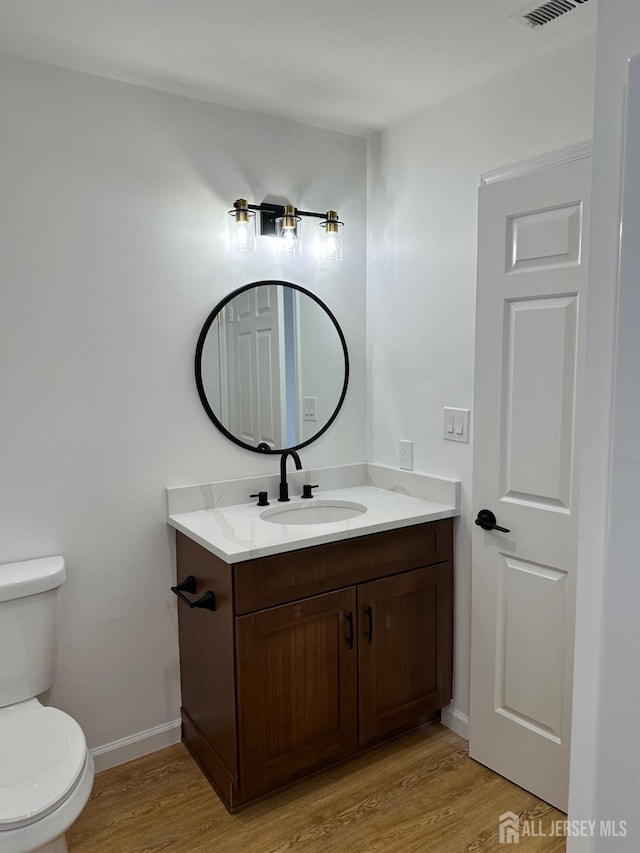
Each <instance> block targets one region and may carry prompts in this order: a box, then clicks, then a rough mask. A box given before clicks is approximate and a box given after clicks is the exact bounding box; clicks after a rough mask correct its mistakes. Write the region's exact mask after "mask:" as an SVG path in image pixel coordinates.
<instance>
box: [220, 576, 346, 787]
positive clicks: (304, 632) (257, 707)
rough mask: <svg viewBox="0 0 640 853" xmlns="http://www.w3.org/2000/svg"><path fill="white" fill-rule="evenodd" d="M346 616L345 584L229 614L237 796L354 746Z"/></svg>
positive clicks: (302, 771)
mask: <svg viewBox="0 0 640 853" xmlns="http://www.w3.org/2000/svg"><path fill="white" fill-rule="evenodd" d="M354 619H355V590H354V589H353V588H348V589H345V590H341V591H340V592H333V593H328V594H326V595H320V596H316V597H314V598H309V599H306V600H305V601H300V602H294V603H292V604H288V605H284V606H281V607H274V608H272V609H270V610H264V611H261V612H259V613H253V614H250V615H248V616H242V617H239V618H237V619H236V643H237V654H238V657H237V660H238V664H237V684H238V709H239V733H240V785H241V790H242V796H243V798H245V797H246V798H247V799H249V798H252V797H255V796H256V795H258V794H260V793H263V792H265V791H268V790H271V789H273V788H276V787H278V786H279V785H282V784H284V783H285V782H288V781H290V780H292V779H296V778H298V777H300V776H302V775H305V774H306V773H308V772H310V771H312V770H314V769H316V768H318V767H322V766H323V765H327V764H331V763H333V762H335V761H337V760H338V759H339V758H342V757H343V756H346V755H348V754H350V753H351V752H353V751H354V750H355V748H356V746H357V696H356V688H357V672H356V663H357V661H356V651H355V626H354V627H353V629H352V627H351V625H352V623H353V620H354Z"/></svg>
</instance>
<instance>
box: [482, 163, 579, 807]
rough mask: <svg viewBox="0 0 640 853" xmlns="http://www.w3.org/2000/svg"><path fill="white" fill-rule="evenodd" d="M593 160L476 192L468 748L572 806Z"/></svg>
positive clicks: (502, 771)
mask: <svg viewBox="0 0 640 853" xmlns="http://www.w3.org/2000/svg"><path fill="white" fill-rule="evenodd" d="M590 178H591V158H590V157H582V158H580V159H577V160H574V161H571V162H565V163H562V164H560V165H554V166H549V167H547V168H544V169H540V170H538V171H536V172H533V173H531V174H527V175H523V176H520V177H515V178H510V179H507V180H502V181H497V182H496V183H491V184H488V185H486V186H483V187H481V189H480V193H479V245H478V290H477V311H476V353H475V402H474V407H475V440H474V466H473V503H474V513H476V514H477V513H478V512H479V511H480V510H483V509H486V510H490V511H491V512H493V513H494V514H495V516H496V518H497V524H498V525H500V526H502V527H504V528H507V529H508V532H500V531H498V530H484V529H482V528H481V527H480V526H478V525H477V524H476V525H474V526H473V540H472V628H471V714H470V755H471V757H472V758H475V759H476V760H477V761H480V762H482V763H483V764H486V765H487V766H488V767H491V768H492V769H493V770H495V771H497V772H498V773H500V774H502V775H503V776H506V777H507V778H508V779H511V780H512V781H514V782H516V783H517V784H518V785H520V786H521V787H523V788H525V789H527V790H529V791H532V792H533V793H535V794H536V795H538V796H539V797H541V798H542V799H544V800H546V801H547V802H549V803H552V804H553V805H555V806H556V807H558V808H560V809H562V810H564V811H566V809H567V797H568V780H569V739H570V731H571V693H572V670H573V640H574V611H575V581H576V578H575V573H576V554H577V520H578V519H577V511H578V507H577V495H578V489H577V475H578V465H577V461H578V458H577V457H578V453H579V436H580V424H579V420H578V414H579V411H580V397H581V388H582V371H583V355H582V351H583V337H584V335H583V332H584V321H585V295H586V282H587V270H586V258H587V252H586V246H585V240H586V235H587V234H588V218H589V189H590Z"/></svg>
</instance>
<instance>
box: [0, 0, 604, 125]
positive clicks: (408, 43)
mask: <svg viewBox="0 0 640 853" xmlns="http://www.w3.org/2000/svg"><path fill="white" fill-rule="evenodd" d="M540 2H542V0H540ZM533 5H534V4H533V3H532V2H531V0H527V2H523V0H0V51H2V52H4V53H9V54H13V55H16V56H21V57H25V58H28V59H33V60H37V61H41V62H46V63H50V64H52V65H59V66H63V67H66V68H73V69H77V70H80V71H87V72H90V73H93V74H99V75H102V76H106V77H112V78H115V79H118V80H125V81H128V82H131V83H139V84H142V85H145V86H151V87H154V88H157V89H162V90H165V91H169V92H175V93H179V94H183V95H188V96H190V97H195V98H199V99H202V100H206V101H212V102H214V103H218V104H225V105H228V106H233V107H238V108H240V109H246V110H253V111H256V112H260V113H265V114H269V115H276V116H279V117H282V118H288V119H294V120H296V121H301V122H304V123H306V124H312V125H316V126H319V127H326V128H330V129H334V130H342V131H345V132H348V133H356V134H366V133H368V132H370V131H374V130H380V129H382V128H384V127H387V126H389V125H392V124H395V123H396V122H398V121H400V120H402V119H404V118H406V117H407V116H410V115H413V114H415V113H418V112H420V111H422V110H423V109H426V108H427V107H429V106H432V105H433V104H435V103H438V102H439V101H442V100H444V99H445V98H447V97H450V96H451V95H454V94H456V93H457V92H461V91H463V90H464V89H468V88H469V87H471V86H473V85H475V84H477V83H479V82H481V81H482V80H486V79H488V78H489V77H492V76H494V75H495V74H499V73H501V72H504V71H506V70H508V69H509V68H511V67H513V66H515V65H517V64H519V63H521V62H524V61H526V60H528V59H531V58H533V57H534V56H536V55H538V54H541V53H544V52H545V51H547V50H550V49H552V48H555V47H557V46H558V45H561V44H562V43H564V42H566V41H568V40H570V39H573V38H575V37H577V36H578V35H580V34H582V33H585V32H586V31H588V30H593V29H594V28H595V7H596V0H592V2H588V3H585V4H584V5H582V6H579V7H577V8H576V9H575V10H574V11H572V12H570V13H568V14H566V15H564V16H562V17H561V18H558V19H557V20H555V21H553V22H552V23H550V24H547V25H545V26H544V27H542V28H541V29H540V30H538V31H531V30H528V29H526V28H525V27H521V26H518V25H517V24H515V23H514V22H513V21H510V20H509V19H508V17H509V15H512V14H514V13H515V12H518V11H519V10H521V9H529V8H531V7H532V6H533Z"/></svg>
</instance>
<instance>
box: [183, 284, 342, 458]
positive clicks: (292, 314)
mask: <svg viewBox="0 0 640 853" xmlns="http://www.w3.org/2000/svg"><path fill="white" fill-rule="evenodd" d="M195 366H196V384H197V386H198V394H199V395H200V399H201V400H202V405H203V406H204V408H205V410H206V412H207V414H208V415H209V417H210V418H211V420H212V421H213V422H214V424H215V425H216V426H217V427H218V429H219V430H220V431H221V432H223V433H224V434H225V435H226V436H227V438H230V439H231V440H232V441H234V442H235V443H236V444H239V445H240V446H241V447H246V448H247V450H254V451H256V452H258V453H282V451H283V450H286V449H288V448H295V449H298V448H300V447H304V446H305V445H307V444H309V443H310V442H312V441H314V440H315V439H316V438H318V436H320V435H322V433H323V432H325V430H326V429H328V427H329V426H330V424H331V423H332V422H333V421H334V419H335V417H336V415H337V414H338V411H339V410H340V407H341V406H342V402H343V400H344V397H345V394H346V392H347V382H348V379H349V357H348V354H347V344H346V341H345V339H344V335H343V334H342V330H341V329H340V326H339V325H338V323H337V321H336V318H335V317H334V316H333V314H332V313H331V311H329V309H328V308H327V306H326V305H325V304H324V303H323V302H322V301H321V300H320V299H318V297H317V296H314V294H313V293H310V292H309V291H308V290H305V289H304V288H303V287H300V286H299V285H297V284H289V283H288V282H286V281H257V282H254V283H253V284H247V285H245V286H244V287H241V288H239V289H238V290H235V291H234V292H233V293H231V294H229V296H227V297H226V298H225V299H223V300H222V302H220V303H219V304H218V305H216V307H215V308H214V309H213V311H212V312H211V314H209V316H208V317H207V321H206V323H205V324H204V326H203V327H202V331H201V332H200V337H199V338H198V345H197V347H196V365H195Z"/></svg>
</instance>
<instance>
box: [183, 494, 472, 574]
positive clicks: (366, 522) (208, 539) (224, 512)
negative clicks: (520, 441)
mask: <svg viewBox="0 0 640 853" xmlns="http://www.w3.org/2000/svg"><path fill="white" fill-rule="evenodd" d="M452 482H453V481H452ZM311 501H317V502H321V501H354V502H356V503H359V504H364V505H365V506H366V507H367V511H366V512H364V513H362V514H361V515H358V516H357V517H355V518H351V519H349V520H348V521H336V522H329V523H322V524H308V525H305V524H278V523H274V522H271V521H265V520H264V519H262V518H260V513H262V512H263V511H264V509H265V508H264V507H258V506H257V504H256V502H255V500H254V501H252V502H251V503H243V504H235V505H230V506H229V505H220V506H217V507H213V508H208V509H197V510H194V511H190V512H173V513H170V514H169V515H168V516H167V522H168V523H169V524H170V525H171V526H172V527H175V529H176V530H180V531H181V532H182V533H184V534H185V535H187V536H188V537H189V538H190V539H193V540H194V541H195V542H198V543H199V544H200V545H202V546H203V547H204V548H206V549H207V550H208V551H211V552H212V553H213V554H216V555H217V556H218V557H220V558H221V559H222V560H224V561H225V562H227V563H238V562H242V561H244V560H252V559H254V558H256V557H265V556H268V555H271V554H280V553H283V552H285V551H294V550H297V549H300V548H309V547H311V546H312V545H322V544H325V543H327V542H337V541H339V540H342V539H352V538H354V537H356V536H365V535H367V534H369V533H379V532H381V531H384V530H394V529H396V528H400V527H408V526H410V525H412V524H420V523H422V522H426V521H437V520H438V519H441V518H451V517H453V516H457V515H459V514H460V511H459V509H458V508H457V507H456V506H447V505H445V504H441V503H435V502H434V501H430V500H425V499H424V498H422V497H414V496H412V495H409V494H406V493H401V492H399V491H396V490H391V489H385V488H379V487H376V486H374V485H370V484H362V485H352V486H347V487H342V488H337V489H327V490H323V491H318V492H316V493H315V496H314V497H313V498H312V499H311V500H302V499H301V498H299V497H295V498H292V499H291V501H290V502H289V503H286V504H284V503H283V504H279V503H278V502H277V501H275V500H273V501H271V504H270V506H269V509H272V508H273V507H283V508H284V507H286V508H292V507H294V506H295V505H296V504H298V503H302V504H305V505H309V504H310V503H311ZM456 503H457V501H456Z"/></svg>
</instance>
